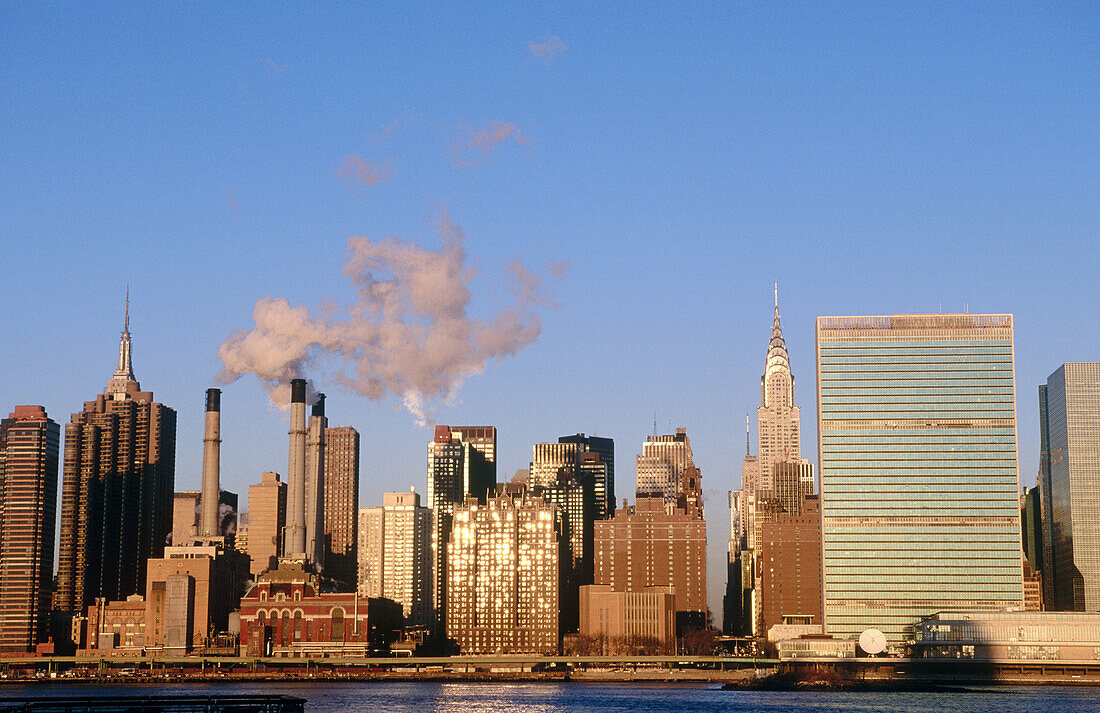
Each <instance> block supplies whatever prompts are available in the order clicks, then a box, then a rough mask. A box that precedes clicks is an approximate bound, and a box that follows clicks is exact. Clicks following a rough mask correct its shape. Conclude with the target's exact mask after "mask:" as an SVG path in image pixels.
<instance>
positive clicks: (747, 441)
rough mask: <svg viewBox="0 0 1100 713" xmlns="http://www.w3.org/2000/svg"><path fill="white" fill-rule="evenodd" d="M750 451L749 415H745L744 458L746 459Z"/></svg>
mask: <svg viewBox="0 0 1100 713" xmlns="http://www.w3.org/2000/svg"><path fill="white" fill-rule="evenodd" d="M751 450H752V447H751V446H750V445H749V415H748V414H745V456H746V457H747V456H748V455H749V453H750V451H751Z"/></svg>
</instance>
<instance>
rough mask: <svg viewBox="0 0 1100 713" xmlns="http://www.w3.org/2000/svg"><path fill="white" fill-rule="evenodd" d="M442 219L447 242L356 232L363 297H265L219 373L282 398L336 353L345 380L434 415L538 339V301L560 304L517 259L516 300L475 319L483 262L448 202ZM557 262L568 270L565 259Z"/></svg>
mask: <svg viewBox="0 0 1100 713" xmlns="http://www.w3.org/2000/svg"><path fill="white" fill-rule="evenodd" d="M438 228H439V234H440V236H441V238H442V247H441V248H440V249H439V250H438V251H432V250H428V249H425V248H422V247H420V246H418V245H415V244H412V243H409V242H405V241H402V240H398V239H397V238H393V237H387V238H383V239H382V240H371V239H370V238H365V237H352V238H349V239H348V257H347V262H346V263H345V265H344V276H345V277H347V278H348V279H349V280H350V281H351V283H352V285H353V287H355V290H356V299H355V301H354V302H352V303H351V304H349V305H346V306H345V307H344V309H343V310H342V312H341V311H340V310H337V309H333V308H332V306H331V305H326V306H322V307H321V308H319V309H317V310H314V311H312V312H311V311H310V310H309V309H308V308H307V307H304V306H292V305H291V304H290V303H289V302H288V301H287V300H286V298H284V297H265V298H263V299H261V300H259V301H257V302H256V306H255V308H254V309H253V310H252V318H253V320H254V321H255V323H256V326H255V328H253V329H250V330H241V331H237V332H234V333H233V334H231V335H230V336H229V338H228V339H226V340H225V341H224V342H223V343H222V345H221V348H220V349H219V350H218V358H220V359H221V360H222V363H223V365H224V368H223V370H222V373H221V375H220V377H219V378H220V380H221V381H223V382H231V381H234V380H236V379H238V378H240V377H241V376H244V375H245V374H255V375H256V377H257V378H259V379H260V380H261V381H262V382H263V383H264V385H265V386H266V387H267V389H268V392H269V395H270V397H271V400H272V401H273V402H274V403H275V404H276V405H278V406H280V407H282V406H285V405H286V404H287V403H289V401H290V388H289V382H290V380H291V379H293V378H299V377H302V378H305V377H307V376H308V372H310V371H312V370H314V369H315V368H317V362H319V361H328V362H334V363H335V364H336V368H335V373H334V375H333V378H334V379H335V380H336V382H337V383H339V384H341V385H343V386H345V387H347V388H350V389H351V390H353V391H355V392H356V393H359V394H362V395H363V396H366V397H367V398H370V399H373V400H380V399H383V398H386V397H387V396H389V395H392V396H395V397H397V398H398V399H400V400H401V401H402V403H403V405H404V407H405V408H406V409H407V410H408V411H409V413H411V414H413V416H415V417H416V420H417V423H419V424H421V425H427V424H428V423H429V422H430V421H431V416H430V414H431V411H432V406H433V404H434V403H435V402H437V401H439V400H442V401H444V402H447V401H449V400H451V399H453V398H454V397H455V395H456V394H457V392H458V390H459V388H461V386H462V384H463V382H464V381H465V380H466V379H467V378H469V377H470V376H473V375H476V374H480V373H481V372H482V371H483V370H484V369H485V366H486V364H487V363H488V362H489V361H490V360H493V359H501V358H503V357H506V356H509V355H511V354H514V353H515V352H517V351H518V350H520V349H522V348H523V347H524V346H526V345H528V344H530V343H531V342H533V341H535V339H537V338H538V336H539V332H540V331H541V329H542V324H541V322H540V320H539V315H538V313H537V308H539V307H553V306H555V304H554V302H553V300H552V299H551V297H550V295H549V291H548V289H547V286H546V284H545V280H544V278H543V276H542V275H541V274H540V273H537V272H532V271H530V270H528V269H527V268H526V267H524V266H523V265H522V264H521V263H520V262H519V261H513V262H512V264H511V265H510V266H509V269H510V271H511V273H512V276H513V278H514V281H515V284H514V286H513V288H512V296H513V299H512V303H511V305H509V306H507V307H504V308H502V309H500V310H499V311H498V312H497V313H496V314H495V315H491V316H489V317H487V318H485V319H473V318H472V317H470V315H469V314H468V309H469V307H470V303H471V300H472V294H471V292H470V289H469V284H470V281H471V280H472V279H473V277H474V275H475V272H474V270H473V269H472V268H470V267H469V266H467V264H466V251H465V247H464V242H465V237H464V236H463V234H462V230H461V229H460V228H459V227H458V226H457V225H455V224H454V223H453V222H451V220H450V218H449V216H448V215H447V212H446V211H445V210H440V213H439V224H438ZM548 269H549V271H550V274H551V276H552V277H553V278H555V279H559V278H560V277H561V274H562V271H563V270H564V264H563V263H552V264H551V265H550V266H549V268H548Z"/></svg>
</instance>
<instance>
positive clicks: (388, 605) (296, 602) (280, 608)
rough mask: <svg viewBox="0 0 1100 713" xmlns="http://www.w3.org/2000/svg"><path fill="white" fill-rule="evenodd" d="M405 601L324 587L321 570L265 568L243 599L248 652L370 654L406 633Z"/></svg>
mask: <svg viewBox="0 0 1100 713" xmlns="http://www.w3.org/2000/svg"><path fill="white" fill-rule="evenodd" d="M403 621H404V617H403V616H402V611H401V605H400V604H398V603H397V602H395V601H392V600H390V599H383V598H380V597H361V596H359V595H358V594H357V593H356V592H322V591H321V590H320V587H319V584H318V579H317V576H316V575H315V574H312V573H310V572H307V571H306V570H305V569H303V568H301V567H295V566H287V565H286V564H285V563H284V565H283V566H281V567H279V568H278V569H273V570H271V571H270V572H268V573H266V574H264V575H263V576H262V577H261V578H260V580H259V581H258V582H257V583H256V584H255V585H253V586H252V588H251V589H249V591H248V593H247V594H245V596H244V598H243V599H242V600H241V655H242V656H286V657H294V656H327V655H337V656H356V655H358V656H365V655H367V654H368V653H370V652H372V651H379V650H386V649H387V648H388V647H389V645H390V643H392V642H393V641H395V640H396V639H397V638H398V636H400V633H401V627H402V622H403Z"/></svg>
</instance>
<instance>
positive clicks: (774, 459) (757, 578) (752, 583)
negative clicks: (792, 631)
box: [724, 285, 814, 636]
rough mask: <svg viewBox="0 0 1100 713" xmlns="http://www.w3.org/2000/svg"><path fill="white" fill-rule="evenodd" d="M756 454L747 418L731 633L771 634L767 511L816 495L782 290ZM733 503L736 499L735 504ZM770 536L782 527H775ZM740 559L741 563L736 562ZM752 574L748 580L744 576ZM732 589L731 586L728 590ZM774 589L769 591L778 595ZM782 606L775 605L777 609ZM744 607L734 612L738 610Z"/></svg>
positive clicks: (793, 511)
mask: <svg viewBox="0 0 1100 713" xmlns="http://www.w3.org/2000/svg"><path fill="white" fill-rule="evenodd" d="M756 422H757V455H752V454H751V453H750V449H751V442H750V440H751V439H750V435H749V433H750V431H749V421H748V418H747V417H746V419H745V459H744V461H743V462H742V470H741V495H740V497H737V498H736V504H737V506H738V507H740V509H741V512H740V514H739V519H740V526H741V528H742V531H743V533H744V534H743V538H742V542H741V543H740V550H739V551H738V552H737V553H736V554H732V549H731V561H730V570H729V571H730V576H731V577H735V578H737V579H739V580H740V581H741V586H742V588H743V594H742V596H740V597H737V596H732V595H731V596H727V598H726V606H728V607H731V610H730V611H729V612H727V613H726V614H725V615H724V619H725V620H727V621H729V622H731V623H734V622H738V625H737V628H735V629H734V630H733V631H732V632H731V633H739V634H755V635H756V636H764V635H766V634H767V630H766V625H767V623H766V622H765V617H764V608H765V603H764V601H763V599H762V597H763V596H765V594H766V592H765V591H764V590H763V589H762V588H761V585H762V583H763V577H764V571H763V569H762V568H763V567H764V564H763V563H762V561H761V559H760V555H761V548H762V546H763V545H764V543H763V542H762V541H761V536H762V535H761V527H762V523H763V518H761V517H759V513H761V512H766V513H767V514H768V518H769V519H771V520H774V519H775V516H776V515H777V514H778V513H780V512H786V513H788V515H800V514H801V512H802V510H801V508H802V502H803V498H804V497H805V496H806V495H810V494H812V493H813V492H814V476H813V465H812V464H810V463H809V462H808V461H806V460H804V459H803V458H802V457H801V456H802V447H801V441H800V439H801V430H800V419H799V409H798V406H796V405H795V399H794V374H793V373H792V372H791V361H790V356H789V355H788V353H787V342H786V340H785V339H784V338H783V328H782V326H781V325H780V321H779V286H778V285H776V288H775V311H774V313H773V315H772V331H771V337H770V338H769V340H768V349H767V352H766V354H765V357H764V373H763V374H762V375H761V377H760V406H759V407H758V408H757V409H756ZM733 502H734V499H733V498H731V503H733ZM768 531H769V532H770V533H772V534H775V533H777V532H778V529H776V528H775V527H770V528H769V530H768ZM734 559H739V560H740V561H739V562H735V561H733V560H734ZM746 574H747V575H749V576H745V575H746ZM727 588H728V587H727ZM775 591H776V590H774V589H770V590H769V591H768V593H770V594H774V593H775ZM777 606H778V604H772V605H771V606H770V608H769V611H774V610H775V609H776V607H777ZM738 607H739V608H740V609H739V610H734V609H733V608H738Z"/></svg>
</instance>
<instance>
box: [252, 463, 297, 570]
mask: <svg viewBox="0 0 1100 713" xmlns="http://www.w3.org/2000/svg"><path fill="white" fill-rule="evenodd" d="M286 495H287V494H286V483H285V482H283V481H282V480H280V479H279V474H278V473H264V474H262V475H261V476H260V482H259V483H256V484H253V485H250V486H248V537H247V543H246V544H247V549H245V548H244V545H242V550H243V551H245V552H247V553H248V556H249V557H251V558H252V576H253V578H255V577H259V576H260V575H261V574H263V573H264V572H266V571H267V570H269V569H271V568H273V567H275V565H276V564H277V563H278V559H279V557H280V555H282V553H283V551H282V544H283V537H282V534H283V529H284V528H285V527H286Z"/></svg>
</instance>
